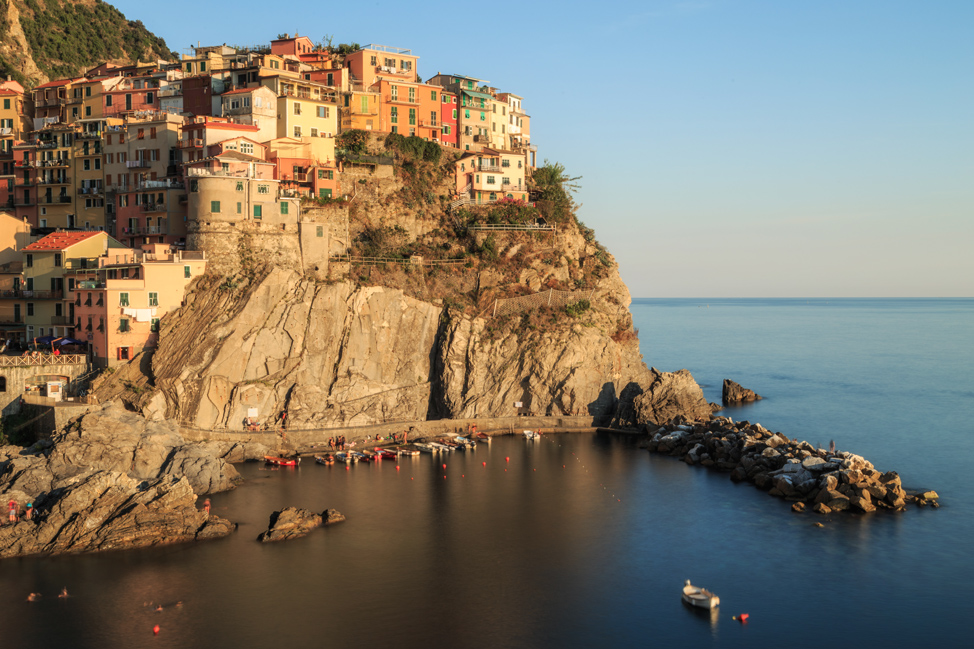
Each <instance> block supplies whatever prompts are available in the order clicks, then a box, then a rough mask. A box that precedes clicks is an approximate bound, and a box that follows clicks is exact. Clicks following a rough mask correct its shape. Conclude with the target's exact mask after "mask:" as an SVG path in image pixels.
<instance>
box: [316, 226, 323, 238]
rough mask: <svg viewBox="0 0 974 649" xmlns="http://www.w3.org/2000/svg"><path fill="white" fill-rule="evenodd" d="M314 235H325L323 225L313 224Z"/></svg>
mask: <svg viewBox="0 0 974 649" xmlns="http://www.w3.org/2000/svg"><path fill="white" fill-rule="evenodd" d="M315 236H316V237H323V236H325V226H323V225H318V226H315Z"/></svg>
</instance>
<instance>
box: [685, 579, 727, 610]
mask: <svg viewBox="0 0 974 649" xmlns="http://www.w3.org/2000/svg"><path fill="white" fill-rule="evenodd" d="M683 601H684V602H686V603H687V604H689V605H690V606H696V607H697V608H706V609H712V608H717V607H718V606H720V598H719V597H717V596H716V595H714V594H713V593H711V592H710V591H709V590H707V589H706V588H700V587H699V586H694V585H692V584H691V583H690V580H689V579H687V580H686V582H685V583H684V585H683Z"/></svg>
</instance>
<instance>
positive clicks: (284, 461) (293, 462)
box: [264, 455, 301, 466]
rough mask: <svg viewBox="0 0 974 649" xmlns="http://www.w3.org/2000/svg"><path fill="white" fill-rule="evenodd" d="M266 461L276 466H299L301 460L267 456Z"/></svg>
mask: <svg viewBox="0 0 974 649" xmlns="http://www.w3.org/2000/svg"><path fill="white" fill-rule="evenodd" d="M264 461H265V462H267V463H268V464H273V465H274V466H297V465H298V462H300V461H301V459H300V458H295V457H277V456H276V455H265V456H264Z"/></svg>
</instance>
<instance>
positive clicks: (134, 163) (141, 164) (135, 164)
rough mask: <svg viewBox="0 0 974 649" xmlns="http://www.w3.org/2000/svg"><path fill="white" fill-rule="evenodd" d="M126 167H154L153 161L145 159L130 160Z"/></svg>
mask: <svg viewBox="0 0 974 649" xmlns="http://www.w3.org/2000/svg"><path fill="white" fill-rule="evenodd" d="M125 166H126V167H127V168H129V169H148V168H149V167H151V166H152V161H151V160H145V159H140V160H128V161H127V162H126V163H125Z"/></svg>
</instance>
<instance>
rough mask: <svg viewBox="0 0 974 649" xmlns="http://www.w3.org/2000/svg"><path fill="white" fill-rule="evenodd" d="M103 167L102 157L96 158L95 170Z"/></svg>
mask: <svg viewBox="0 0 974 649" xmlns="http://www.w3.org/2000/svg"><path fill="white" fill-rule="evenodd" d="M100 169H101V158H95V171H98V170H100Z"/></svg>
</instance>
